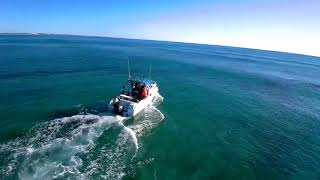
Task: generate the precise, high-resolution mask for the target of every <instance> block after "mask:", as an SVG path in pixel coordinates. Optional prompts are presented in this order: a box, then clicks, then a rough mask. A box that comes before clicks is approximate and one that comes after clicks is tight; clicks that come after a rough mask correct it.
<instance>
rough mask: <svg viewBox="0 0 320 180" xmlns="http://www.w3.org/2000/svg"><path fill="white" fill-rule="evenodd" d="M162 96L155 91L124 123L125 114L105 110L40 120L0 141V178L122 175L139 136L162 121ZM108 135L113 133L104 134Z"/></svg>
mask: <svg viewBox="0 0 320 180" xmlns="http://www.w3.org/2000/svg"><path fill="white" fill-rule="evenodd" d="M162 100H163V98H162V97H161V96H159V98H158V99H156V101H155V103H154V104H153V105H151V106H150V107H148V108H146V110H145V113H144V115H143V117H142V118H141V119H139V118H137V119H136V118H134V122H133V123H132V124H131V125H129V126H128V127H126V126H125V125H124V124H123V122H124V121H126V120H128V118H124V117H119V116H116V117H115V116H111V115H108V114H101V115H76V116H72V117H65V118H60V119H55V120H52V121H48V122H44V123H41V124H40V125H37V126H36V127H34V128H33V129H32V130H31V131H30V132H29V133H27V134H26V136H24V137H21V138H17V139H16V140H13V141H11V142H7V143H5V144H0V157H1V158H2V160H3V162H4V163H3V165H1V166H0V177H4V178H8V179H10V178H14V177H19V178H20V179H54V178H57V179H65V178H66V179H68V178H71V179H90V178H91V177H97V176H98V177H100V178H105V179H122V178H123V177H124V176H125V173H126V168H127V166H128V163H130V162H127V161H128V159H129V161H131V160H132V158H134V157H135V155H136V153H137V150H138V149H139V148H140V144H139V141H138V140H139V138H140V137H141V136H142V135H145V134H147V133H149V132H150V131H151V130H152V129H154V128H155V127H157V126H158V125H159V124H160V122H161V121H162V120H163V118H164V116H163V114H162V113H161V112H160V111H159V110H158V109H157V108H155V107H154V106H156V105H157V104H159V103H161V101H162ZM136 120H137V121H136ZM109 135H111V137H112V138H110V139H108V136H109ZM114 135H117V136H114ZM113 137H114V138H115V139H114V138H113ZM105 138H107V141H106V140H104V139H105ZM100 140H101V141H102V142H99V141H100ZM114 140H115V141H114ZM101 143H102V144H101ZM1 154H2V155H1ZM4 154H5V156H3V155H4ZM130 159H131V160H130ZM106 162H107V164H106ZM2 166H3V167H2Z"/></svg>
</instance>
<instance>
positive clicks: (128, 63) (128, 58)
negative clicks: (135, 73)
mask: <svg viewBox="0 0 320 180" xmlns="http://www.w3.org/2000/svg"><path fill="white" fill-rule="evenodd" d="M128 74H129V79H130V78H131V74H130V59H129V57H128Z"/></svg>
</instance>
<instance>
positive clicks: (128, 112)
mask: <svg viewBox="0 0 320 180" xmlns="http://www.w3.org/2000/svg"><path fill="white" fill-rule="evenodd" d="M128 71H129V78H128V86H129V88H126V87H125V86H123V87H122V89H121V91H120V94H119V95H118V96H116V97H114V98H113V99H112V100H111V101H110V103H109V108H110V109H111V110H112V111H113V112H114V113H115V114H116V115H120V116H122V117H133V116H135V115H137V114H138V113H139V112H141V111H142V110H143V109H144V108H146V107H147V106H149V105H151V104H152V103H153V101H154V99H155V98H156V97H157V96H159V92H158V91H159V89H158V86H157V83H156V82H155V81H153V80H151V79H150V72H151V68H150V72H149V78H137V77H132V76H131V75H130V66H129V61H128Z"/></svg>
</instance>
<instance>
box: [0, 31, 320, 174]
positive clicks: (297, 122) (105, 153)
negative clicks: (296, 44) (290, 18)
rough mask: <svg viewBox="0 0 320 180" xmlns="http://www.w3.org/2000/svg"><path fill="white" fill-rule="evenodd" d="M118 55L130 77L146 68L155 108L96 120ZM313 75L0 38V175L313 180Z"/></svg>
mask: <svg viewBox="0 0 320 180" xmlns="http://www.w3.org/2000/svg"><path fill="white" fill-rule="evenodd" d="M127 57H130V59H131V64H132V66H131V68H132V72H134V73H135V74H138V75H142V74H147V73H148V70H149V65H150V64H152V67H153V68H152V69H153V70H152V75H151V76H152V78H153V79H154V80H156V81H157V82H158V83H159V86H160V94H161V95H162V97H163V99H162V98H161V97H159V98H158V102H157V103H156V104H155V105H154V106H151V107H149V108H148V109H146V110H145V111H144V112H143V113H142V114H140V115H139V116H138V117H136V118H134V119H130V120H129V121H127V122H125V123H122V122H120V121H119V120H118V119H116V118H114V117H113V116H111V115H110V114H108V113H104V112H105V111H106V102H108V101H109V100H110V99H111V98H112V97H113V96H114V95H116V94H117V93H118V92H119V90H120V88H121V86H122V84H123V83H125V81H126V79H127ZM319 77H320V58H317V57H310V56H303V55H295V54H287V53H279V52H270V51H261V50H252V49H242V48H232V47H221V46H207V45H195V44H182V43H170V42H156V41H142V40H126V39H113V38H100V37H80V36H53V35H47V36H46V35H43V36H39V35H38V36H0V100H1V101H0V112H1V114H0V120H1V121H0V142H1V144H0V177H1V178H3V179H148V180H149V179H317V178H319V177H320V170H319V169H320V133H319V132H320V131H319V128H320V91H319V90H320V78H319ZM158 104H159V105H158ZM101 113H104V114H103V115H101Z"/></svg>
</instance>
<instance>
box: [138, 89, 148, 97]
mask: <svg viewBox="0 0 320 180" xmlns="http://www.w3.org/2000/svg"><path fill="white" fill-rule="evenodd" d="M140 96H141V99H144V98H146V97H147V96H148V92H147V88H146V87H145V86H144V87H143V88H142V92H141V94H140Z"/></svg>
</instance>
